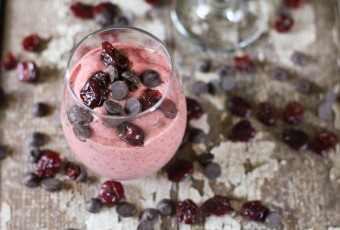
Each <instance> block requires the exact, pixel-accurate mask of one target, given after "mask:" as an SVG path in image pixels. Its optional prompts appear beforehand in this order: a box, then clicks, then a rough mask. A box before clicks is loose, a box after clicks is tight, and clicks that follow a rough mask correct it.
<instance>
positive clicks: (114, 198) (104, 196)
mask: <svg viewBox="0 0 340 230" xmlns="http://www.w3.org/2000/svg"><path fill="white" fill-rule="evenodd" d="M123 198H124V187H123V185H122V184H121V183H120V182H118V181H114V180H108V181H105V182H104V183H103V184H102V185H101V186H100V190H99V200H100V201H101V202H102V203H103V204H108V205H116V204H118V203H119V201H120V200H121V199H123Z"/></svg>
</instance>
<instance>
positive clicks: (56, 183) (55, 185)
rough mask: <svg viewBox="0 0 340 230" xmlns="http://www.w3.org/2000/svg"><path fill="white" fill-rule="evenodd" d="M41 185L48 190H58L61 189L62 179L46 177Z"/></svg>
mask: <svg viewBox="0 0 340 230" xmlns="http://www.w3.org/2000/svg"><path fill="white" fill-rule="evenodd" d="M41 186H42V188H43V189H45V190H46V191H48V192H57V191H59V190H60V189H61V181H60V180H58V179H56V178H46V179H43V180H42V181H41Z"/></svg>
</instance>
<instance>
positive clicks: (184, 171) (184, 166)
mask: <svg viewBox="0 0 340 230" xmlns="http://www.w3.org/2000/svg"><path fill="white" fill-rule="evenodd" d="M193 172H194V166H193V164H192V163H191V162H189V161H186V160H183V159H181V160H177V161H176V162H174V163H173V164H172V165H170V167H169V169H168V178H169V180H171V181H174V182H179V181H181V180H183V179H184V178H185V177H187V176H189V175H191V174H192V173H193Z"/></svg>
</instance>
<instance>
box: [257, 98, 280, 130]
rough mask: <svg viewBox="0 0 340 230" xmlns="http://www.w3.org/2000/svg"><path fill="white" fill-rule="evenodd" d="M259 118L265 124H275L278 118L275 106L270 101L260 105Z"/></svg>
mask: <svg viewBox="0 0 340 230" xmlns="http://www.w3.org/2000/svg"><path fill="white" fill-rule="evenodd" d="M257 118H258V119H259V121H261V122H262V123H263V124H265V125H274V124H275V123H276V119H277V112H276V109H275V107H274V106H273V105H272V104H270V103H268V102H262V103H260V104H259V106H258V112H257Z"/></svg>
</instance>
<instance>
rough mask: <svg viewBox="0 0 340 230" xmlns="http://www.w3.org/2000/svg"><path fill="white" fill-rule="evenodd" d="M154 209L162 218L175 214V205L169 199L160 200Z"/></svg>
mask: <svg viewBox="0 0 340 230" xmlns="http://www.w3.org/2000/svg"><path fill="white" fill-rule="evenodd" d="M156 209H157V210H158V211H159V213H160V214H161V215H162V216H171V215H172V214H174V212H175V203H174V202H173V201H172V200H170V199H162V200H161V201H159V202H158V203H157V205H156Z"/></svg>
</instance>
